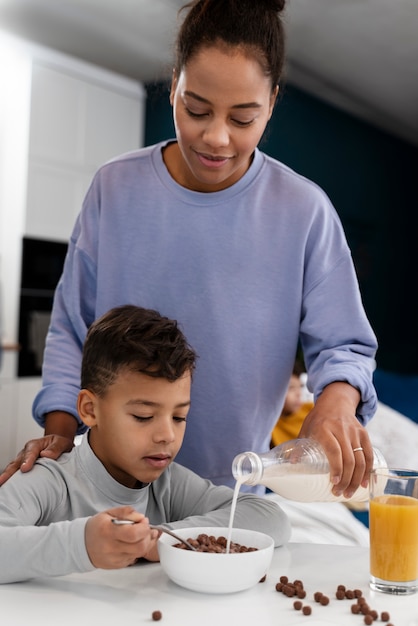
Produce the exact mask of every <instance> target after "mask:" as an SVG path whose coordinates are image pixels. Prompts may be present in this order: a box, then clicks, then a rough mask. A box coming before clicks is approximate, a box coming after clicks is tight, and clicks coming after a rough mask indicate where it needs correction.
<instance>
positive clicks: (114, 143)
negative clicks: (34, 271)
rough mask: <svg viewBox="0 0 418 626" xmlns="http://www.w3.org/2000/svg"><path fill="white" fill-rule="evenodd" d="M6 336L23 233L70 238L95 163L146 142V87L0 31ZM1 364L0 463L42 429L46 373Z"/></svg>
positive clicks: (10, 360) (14, 335)
mask: <svg viewBox="0 0 418 626" xmlns="http://www.w3.org/2000/svg"><path fill="white" fill-rule="evenodd" d="M0 89H1V95H0V318H1V321H2V324H1V326H2V328H1V333H0V342H1V343H6V344H10V345H15V344H17V342H18V319H19V291H20V269H21V268H20V266H21V250H22V238H23V237H24V236H28V237H35V238H39V239H49V240H57V241H64V242H66V241H68V239H69V236H70V233H71V230H72V228H73V225H74V221H75V218H76V216H77V214H78V212H79V211H80V209H81V204H82V200H83V197H84V195H85V192H86V190H87V187H88V185H89V183H90V181H91V178H92V176H93V174H94V172H95V171H96V170H97V168H98V167H99V166H100V165H101V164H102V163H104V162H106V161H107V160H109V159H111V158H112V157H114V156H116V155H118V154H121V153H123V152H128V151H130V150H134V149H136V148H138V147H140V146H141V145H143V133H144V117H145V90H144V88H143V86H142V85H141V84H140V83H138V82H136V81H134V80H132V79H128V78H126V77H123V76H119V75H118V74H115V73H113V72H109V71H107V70H104V69H102V68H99V67H96V66H93V65H91V64H87V63H84V62H82V61H80V60H78V59H75V58H72V57H68V56H66V55H63V54H61V53H58V52H56V51H53V50H49V49H46V48H42V47H40V46H36V45H34V44H31V43H29V42H26V41H24V40H21V39H18V38H16V37H14V36H12V35H10V34H8V33H6V32H3V31H1V30H0ZM16 372H17V351H16V350H15V351H13V352H8V353H5V354H4V355H3V361H2V365H1V368H0V428H1V435H0V467H1V466H2V465H3V464H4V463H5V462H8V461H9V460H10V459H11V458H13V456H14V455H15V454H16V452H17V451H18V450H19V449H20V448H21V447H22V445H23V444H24V443H25V442H26V441H27V440H28V439H30V438H33V437H36V436H39V435H40V433H41V432H42V429H40V427H39V426H37V424H36V423H35V422H34V421H33V419H32V418H31V405H32V401H33V397H34V395H35V393H36V392H37V391H38V389H39V388H40V384H41V381H40V378H35V379H18V378H16Z"/></svg>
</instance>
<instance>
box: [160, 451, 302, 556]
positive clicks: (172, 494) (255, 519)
mask: <svg viewBox="0 0 418 626" xmlns="http://www.w3.org/2000/svg"><path fill="white" fill-rule="evenodd" d="M170 474H171V476H170V483H169V486H167V487H166V492H165V493H164V491H163V493H162V494H161V496H162V500H163V502H164V503H165V506H166V509H165V516H166V519H165V520H164V523H165V524H166V526H168V527H169V528H172V529H173V530H174V529H175V528H184V527H193V526H222V527H227V526H228V524H229V518H230V512H231V504H232V499H233V494H234V491H233V489H231V488H230V487H225V486H216V485H214V484H213V483H212V482H211V481H209V480H206V479H204V478H201V477H200V476H198V475H197V474H195V473H194V472H191V471H190V470H188V469H187V468H185V467H182V466H181V465H178V464H177V463H174V464H173V465H172V466H171V468H170ZM168 494H169V495H168ZM233 524H234V526H235V527H236V528H246V529H249V530H257V531H259V532H263V533H266V534H267V535H270V536H271V537H272V538H273V539H274V543H275V546H276V547H277V546H280V545H283V544H285V543H287V541H288V540H289V538H290V530H291V529H290V522H289V520H288V518H287V516H286V514H285V513H284V512H283V511H282V509H281V508H280V507H279V506H278V505H277V503H276V502H273V501H270V500H268V499H267V498H263V497H260V496H255V495H253V494H249V493H242V494H240V495H239V496H238V501H237V507H236V510H235V516H234V522H233Z"/></svg>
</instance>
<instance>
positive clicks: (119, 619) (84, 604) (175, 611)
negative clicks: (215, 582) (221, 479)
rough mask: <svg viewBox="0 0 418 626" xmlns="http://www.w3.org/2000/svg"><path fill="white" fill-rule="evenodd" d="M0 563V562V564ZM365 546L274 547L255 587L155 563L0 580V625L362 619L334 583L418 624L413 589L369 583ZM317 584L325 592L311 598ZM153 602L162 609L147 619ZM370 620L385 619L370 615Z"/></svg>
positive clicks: (394, 617)
mask: <svg viewBox="0 0 418 626" xmlns="http://www.w3.org/2000/svg"><path fill="white" fill-rule="evenodd" d="M0 567H1V564H0ZM368 570H369V551H368V548H365V547H361V546H353V547H351V546H333V545H322V544H301V543H290V544H288V546H286V547H283V548H278V549H276V550H275V553H274V557H273V561H272V564H271V567H270V570H269V572H268V574H267V579H266V581H265V582H264V583H259V584H258V585H257V586H256V587H254V588H253V589H250V590H248V591H243V592H240V593H235V594H226V595H212V594H200V593H195V592H192V591H187V590H186V589H183V588H181V587H178V586H177V585H175V584H174V583H172V582H171V581H170V580H169V579H168V578H167V577H166V575H165V574H164V573H163V572H162V570H161V567H160V565H159V564H158V563H141V564H138V565H136V566H134V567H130V568H127V569H123V570H108V571H104V570H97V571H95V572H91V573H88V574H72V575H70V576H63V577H59V578H49V579H46V578H44V579H34V580H32V581H28V582H24V583H17V584H9V585H0V624H1V626H3V625H4V626H49V625H52V624H54V625H55V624H56V625H57V626H87V625H88V626H92V624H98V625H99V626H133V625H134V626H137V625H140V624H154V623H155V624H157V623H158V624H161V626H224V625H228V624H231V625H234V626H258V625H259V624H261V625H262V626H270V625H271V626H273V625H274V626H278V625H281V626H301V625H302V624H303V625H304V626H326V625H332V626H345V625H347V626H356V625H357V626H362V625H363V624H364V621H363V617H362V616H360V615H353V614H352V613H351V604H352V603H353V601H352V600H337V599H336V598H335V590H336V588H337V585H338V584H344V585H346V587H347V588H350V589H355V588H356V589H361V590H362V591H363V595H364V596H365V597H366V599H367V601H368V603H369V605H370V607H371V608H374V609H376V610H377V611H378V613H379V616H380V613H381V611H388V612H389V613H390V618H391V623H392V624H393V625H394V626H418V595H416V594H415V595H412V596H408V597H399V596H388V595H386V594H382V593H378V592H372V591H371V590H370V589H369V585H368ZM281 575H287V576H288V577H289V579H290V580H292V581H293V580H295V579H300V580H302V581H303V583H304V586H305V589H306V591H307V596H306V598H305V599H304V600H302V601H303V603H304V604H309V605H310V606H311V607H312V614H311V615H310V616H305V615H303V614H302V613H301V612H300V611H296V610H295V609H294V608H293V602H294V600H295V598H288V597H286V596H285V595H283V594H282V593H278V592H277V591H276V590H275V584H276V582H278V580H279V578H280V576H281ZM315 591H322V593H324V594H326V595H327V596H329V598H330V603H329V605H328V606H321V605H320V604H318V603H316V602H315V601H314V600H313V594H314V592H315ZM154 610H159V611H161V612H162V614H163V615H162V619H161V621H160V622H153V621H152V617H151V614H152V612H153V611H154ZM374 624H376V626H377V625H378V624H382V626H383V624H384V623H383V622H381V621H380V619H379V621H377V622H374Z"/></svg>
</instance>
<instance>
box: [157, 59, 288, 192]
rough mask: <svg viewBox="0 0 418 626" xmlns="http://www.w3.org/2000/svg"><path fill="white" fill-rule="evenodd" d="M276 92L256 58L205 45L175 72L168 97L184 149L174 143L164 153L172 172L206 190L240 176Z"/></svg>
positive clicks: (187, 183) (222, 186)
mask: <svg viewBox="0 0 418 626" xmlns="http://www.w3.org/2000/svg"><path fill="white" fill-rule="evenodd" d="M276 95H277V90H276V91H275V92H274V93H272V90H271V83H270V80H269V78H268V77H267V76H265V75H264V74H263V71H262V69H261V66H260V65H259V63H258V62H257V61H256V60H255V59H254V58H252V57H250V56H247V55H245V54H244V53H243V52H241V51H240V50H237V49H235V48H234V49H228V48H225V49H221V48H218V47H208V48H203V49H202V50H201V51H200V52H199V53H198V54H197V55H196V56H194V57H192V59H191V60H190V61H189V62H188V64H187V65H186V66H185V67H184V68H183V69H182V70H181V72H180V74H179V75H176V74H175V73H174V76H173V83H172V87H171V93H170V102H171V105H172V106H173V112H174V125H175V128H176V135H177V141H178V148H179V151H180V154H178V149H177V147H176V148H175V149H174V150H173V149H171V154H170V150H167V156H165V161H166V165H167V167H168V169H169V171H170V173H171V175H172V176H173V178H174V179H175V180H176V181H177V182H178V183H179V184H181V185H183V186H184V187H187V188H189V189H193V190H195V191H202V192H210V191H219V190H221V189H225V188H226V187H229V186H231V185H232V184H233V183H235V182H236V181H237V180H239V179H240V178H241V177H242V176H243V175H244V174H245V172H246V171H247V169H248V167H249V165H250V163H251V158H252V155H253V152H254V150H255V148H256V146H257V144H258V142H259V141H260V139H261V137H262V135H263V132H264V129H265V127H266V124H267V122H268V120H269V119H270V117H271V114H272V111H273V106H274V101H275V98H276ZM176 150H177V153H176Z"/></svg>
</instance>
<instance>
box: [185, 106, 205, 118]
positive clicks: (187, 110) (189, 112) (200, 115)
mask: <svg viewBox="0 0 418 626" xmlns="http://www.w3.org/2000/svg"><path fill="white" fill-rule="evenodd" d="M186 112H187V114H188V115H190V117H197V118H198V117H205V115H207V114H206V113H195V112H194V111H191V110H190V109H188V108H187V107H186Z"/></svg>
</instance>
